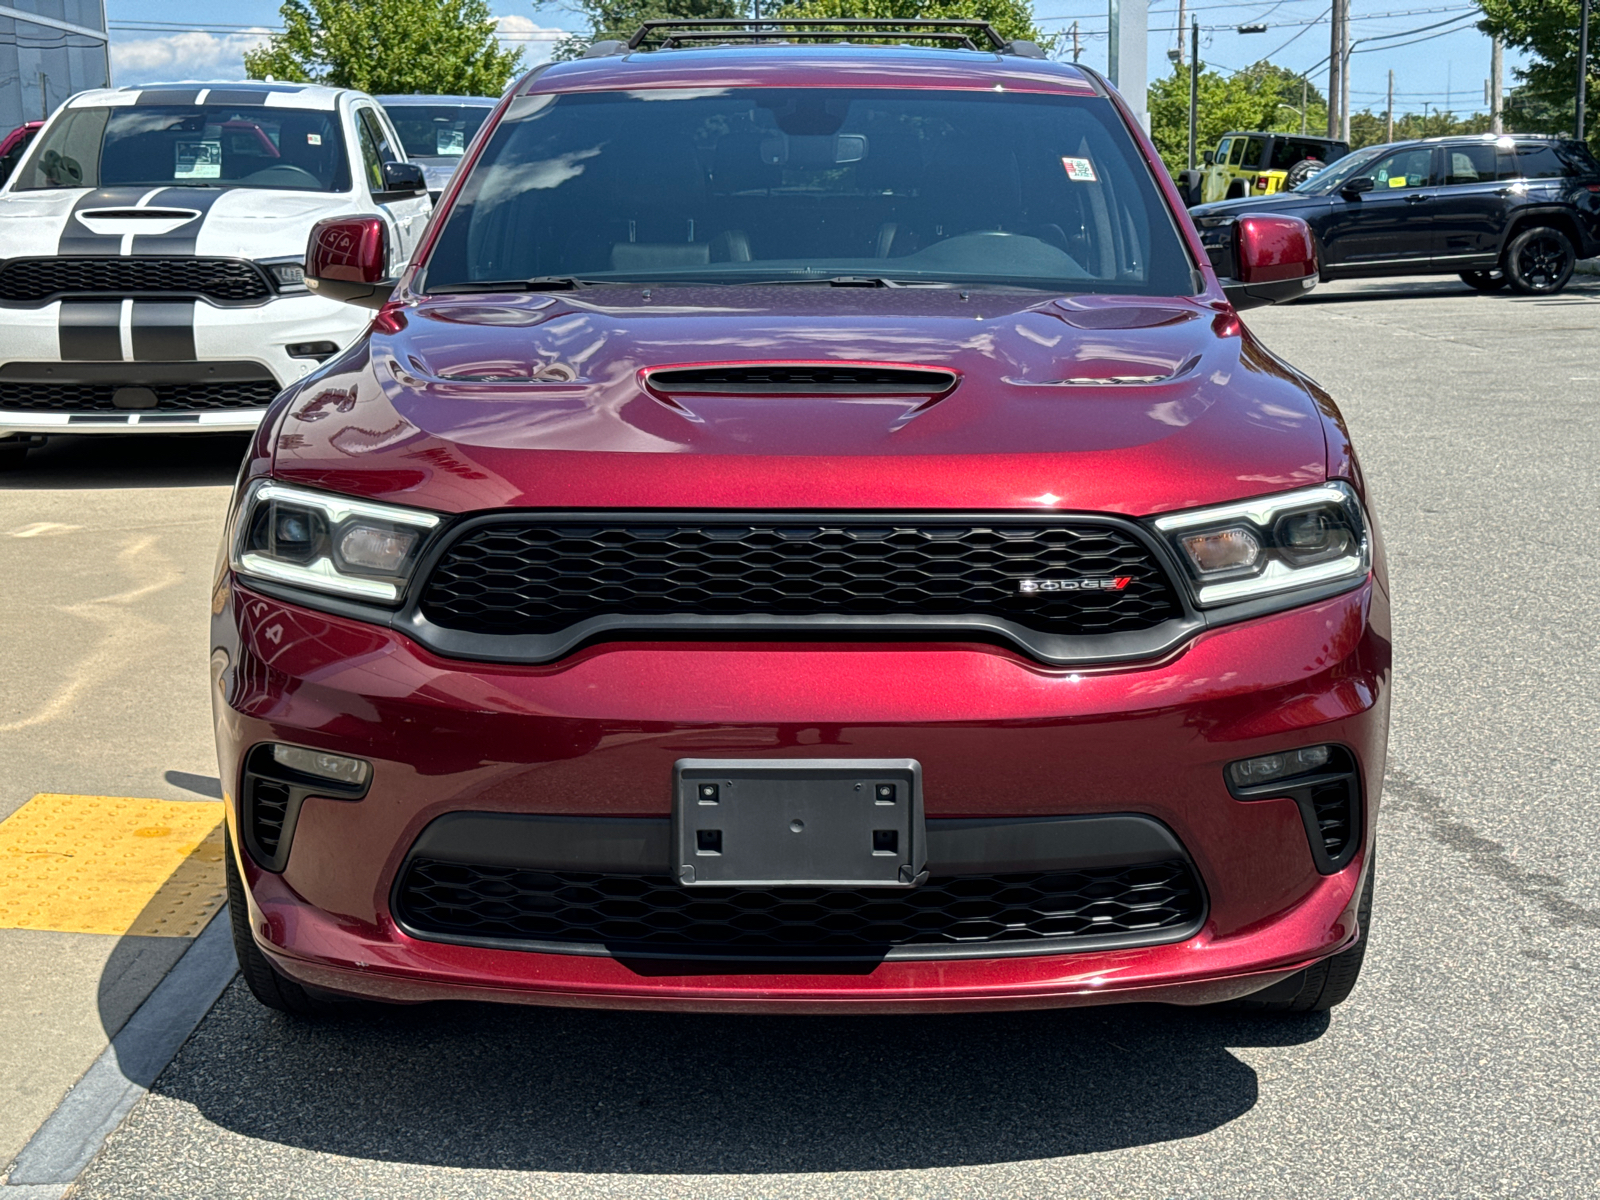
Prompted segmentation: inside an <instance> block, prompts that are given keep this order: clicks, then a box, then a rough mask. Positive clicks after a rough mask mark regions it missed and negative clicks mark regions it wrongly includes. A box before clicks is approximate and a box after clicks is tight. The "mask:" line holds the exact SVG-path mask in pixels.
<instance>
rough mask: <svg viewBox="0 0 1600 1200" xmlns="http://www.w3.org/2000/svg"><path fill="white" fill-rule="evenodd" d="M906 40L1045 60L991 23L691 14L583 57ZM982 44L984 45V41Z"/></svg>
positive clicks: (649, 25)
mask: <svg viewBox="0 0 1600 1200" xmlns="http://www.w3.org/2000/svg"><path fill="white" fill-rule="evenodd" d="M908 38H912V39H915V40H917V41H922V42H937V43H941V44H945V45H949V46H952V47H954V48H956V49H961V50H989V51H992V52H994V53H996V54H1013V55H1016V56H1017V57H1019V58H1044V57H1045V54H1044V51H1042V50H1040V49H1039V47H1038V46H1036V45H1034V44H1033V43H1032V42H1029V41H1023V40H1021V39H1016V40H1011V41H1008V40H1006V39H1005V38H1003V37H1001V36H1000V34H999V33H998V32H996V30H995V28H994V26H993V25H991V24H989V22H987V21H978V20H967V19H956V18H928V19H925V20H923V19H904V20H902V19H900V18H891V17H794V18H783V17H777V18H764V19H762V20H759V21H754V20H742V19H739V18H728V19H718V18H693V19H678V18H674V19H663V20H657V21H646V22H644V24H642V25H640V26H639V28H638V29H637V30H636V31H635V32H634V35H633V36H632V37H631V38H629V39H628V40H627V42H626V43H618V42H611V41H604V42H596V43H595V44H594V45H593V46H591V47H590V49H589V52H588V53H586V54H585V55H584V57H585V58H591V57H593V58H600V57H604V56H606V55H611V54H622V53H627V52H628V51H632V50H652V49H653V50H676V49H679V48H681V47H684V46H694V45H706V44H718V43H726V42H738V43H739V44H741V45H748V44H751V43H759V42H769V43H771V42H779V43H781V42H791V43H792V42H823V41H842V42H861V41H869V42H892V41H904V40H906V39H908ZM980 43H981V44H980Z"/></svg>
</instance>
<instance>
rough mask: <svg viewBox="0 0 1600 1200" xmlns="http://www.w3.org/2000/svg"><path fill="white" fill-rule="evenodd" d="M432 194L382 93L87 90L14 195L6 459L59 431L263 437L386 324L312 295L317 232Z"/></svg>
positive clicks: (10, 193)
mask: <svg viewBox="0 0 1600 1200" xmlns="http://www.w3.org/2000/svg"><path fill="white" fill-rule="evenodd" d="M431 209H432V201H431V200H430V199H429V197H428V192H427V188H426V186H425V184H424V181H423V175H422V169H421V168H420V167H418V166H416V165H415V164H412V163H408V162H407V160H406V155H405V151H404V149H403V147H402V145H401V142H400V139H399V138H398V137H397V136H396V134H395V132H394V127H393V125H392V124H391V122H390V120H389V118H388V116H387V115H386V114H385V113H384V111H383V109H382V108H381V107H380V106H379V105H378V104H377V103H376V102H375V101H374V100H373V99H372V98H371V97H370V96H367V95H365V94H364V93H361V92H356V91H349V90H345V89H339V88H329V87H320V86H314V85H300V84H288V83H271V82H267V83H256V82H251V83H229V84H210V85H203V84H192V83H191V84H164V85H160V86H146V87H142V88H107V89H99V90H95V91H89V92H82V93H80V94H78V95H76V96H74V97H73V98H72V99H70V100H68V101H67V103H66V104H64V105H63V106H62V107H61V108H60V109H58V110H57V111H56V113H55V114H54V115H53V116H52V117H51V118H50V121H49V122H48V123H47V124H46V125H45V127H44V128H43V129H42V130H41V131H40V133H39V136H38V137H37V138H36V139H34V143H33V146H32V147H31V148H30V150H29V152H28V156H27V158H25V159H24V160H23V162H22V164H21V166H20V167H19V168H18V169H17V170H16V172H15V173H14V174H13V175H12V177H11V179H10V180H9V181H8V182H7V183H6V185H5V186H4V187H3V188H0V465H6V464H8V463H9V464H15V463H16V462H18V461H20V459H21V456H22V455H23V454H24V453H25V452H26V448H27V447H28V446H29V445H37V444H39V442H40V441H41V440H42V439H43V438H44V437H46V436H48V435H50V434H59V433H73V434H78V433H136V432H146V433H149V432H163V433H170V432H214V431H221V430H249V429H253V428H255V427H256V426H257V425H258V424H259V423H260V420H261V415H262V413H263V411H264V410H265V408H266V406H267V405H268V404H269V403H270V402H271V401H272V399H273V397H274V396H276V395H277V394H278V392H279V391H281V390H282V389H283V388H285V387H287V386H288V385H289V384H291V383H294V382H295V381H296V380H298V379H300V378H301V377H302V376H304V375H306V374H308V373H309V372H311V371H312V370H314V369H316V366H317V364H318V363H320V362H322V361H324V360H326V359H328V358H329V357H331V356H333V355H335V354H337V353H338V352H339V351H341V350H343V349H344V348H345V347H347V346H349V345H350V344H351V343H352V342H353V341H355V340H356V339H357V338H358V337H360V335H361V334H362V332H363V331H364V329H365V327H366V323H367V320H368V319H369V317H370V315H371V314H370V313H363V312H362V310H361V309H360V308H357V307H353V306H352V305H349V304H344V303H340V302H339V301H336V300H330V299H326V298H324V297H321V296H318V295H316V294H314V293H312V292H310V291H308V290H307V289H306V286H305V282H304V277H303V272H302V263H303V260H304V258H305V251H306V242H307V239H308V238H309V236H310V233H311V227H312V226H313V225H314V224H316V223H317V222H318V221H320V220H323V219H324V218H327V217H338V216H350V215H357V214H363V215H371V214H378V215H381V216H382V217H383V219H384V221H385V224H386V225H387V226H388V234H389V247H390V254H391V255H392V258H393V261H392V263H391V268H392V270H393V271H395V272H398V271H399V270H400V269H401V268H402V267H403V266H404V264H405V263H407V262H408V261H409V260H410V257H411V253H412V250H413V248H414V247H415V246H416V244H417V242H418V241H419V240H420V238H421V236H422V232H423V227H424V225H425V224H426V222H427V219H428V214H429V212H430V211H431Z"/></svg>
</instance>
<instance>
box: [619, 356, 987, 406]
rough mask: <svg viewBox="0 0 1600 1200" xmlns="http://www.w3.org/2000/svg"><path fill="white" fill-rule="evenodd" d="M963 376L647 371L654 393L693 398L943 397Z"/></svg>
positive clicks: (822, 370) (774, 366)
mask: <svg viewBox="0 0 1600 1200" xmlns="http://www.w3.org/2000/svg"><path fill="white" fill-rule="evenodd" d="M959 378H960V376H959V375H957V374H956V372H954V371H949V370H945V369H943V368H939V367H904V366H880V365H877V364H857V363H730V364H726V365H720V366H705V367H667V368H664V369H658V370H653V371H650V372H648V373H646V375H645V377H644V383H645V386H646V387H647V388H649V389H650V391H652V392H654V393H655V394H656V395H658V396H662V397H664V398H667V399H672V400H676V399H680V398H686V397H690V396H761V397H775V396H790V397H805V396H829V397H836V396H908V397H930V396H942V395H943V394H944V393H946V392H948V391H949V390H950V389H951V388H953V387H955V385H956V382H957V381H958V380H959Z"/></svg>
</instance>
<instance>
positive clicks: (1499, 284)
mask: <svg viewBox="0 0 1600 1200" xmlns="http://www.w3.org/2000/svg"><path fill="white" fill-rule="evenodd" d="M1461 282H1462V283H1464V284H1466V285H1467V286H1468V287H1469V288H1471V289H1472V290H1473V291H1475V292H1498V291H1499V290H1500V289H1501V288H1503V287H1505V285H1506V282H1507V280H1506V273H1505V272H1504V271H1501V270H1498V269H1497V270H1493V271H1463V272H1461Z"/></svg>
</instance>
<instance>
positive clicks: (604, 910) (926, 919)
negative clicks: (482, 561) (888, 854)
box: [397, 859, 1204, 957]
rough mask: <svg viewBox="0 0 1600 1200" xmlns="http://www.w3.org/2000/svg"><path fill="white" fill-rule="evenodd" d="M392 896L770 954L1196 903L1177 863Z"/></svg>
mask: <svg viewBox="0 0 1600 1200" xmlns="http://www.w3.org/2000/svg"><path fill="white" fill-rule="evenodd" d="M397 900H398V907H399V916H400V919H401V920H402V921H403V922H404V923H405V924H406V925H407V926H408V927H409V928H410V929H412V930H414V931H415V932H417V933H419V934H424V935H426V934H436V935H442V936H444V937H456V938H471V939H489V940H499V941H513V942H553V943H569V944H573V945H582V946H587V947H604V948H605V949H606V950H608V951H610V952H611V953H613V954H619V955H626V954H628V953H630V952H632V953H639V954H670V955H686V956H696V955H713V956H714V955H718V954H728V955H735V956H738V955H747V956H779V957H782V956H786V955H795V956H806V955H813V956H816V955H843V956H849V955H857V954H859V955H881V954H884V953H887V952H889V951H892V950H896V949H899V948H911V947H928V948H939V947H944V948H947V949H956V948H962V947H976V948H982V947H985V946H1009V947H1011V949H1012V952H1016V951H1017V950H1018V949H1024V948H1025V947H1026V944H1027V943H1039V942H1045V941H1048V942H1051V943H1052V944H1054V943H1058V942H1059V943H1065V944H1064V945H1063V946H1062V948H1063V949H1070V948H1072V947H1071V943H1073V942H1080V943H1085V944H1088V943H1103V942H1104V941H1105V940H1106V939H1116V940H1118V941H1119V942H1122V943H1127V942H1130V941H1131V942H1134V943H1141V942H1142V943H1150V942H1159V941H1165V940H1171V939H1172V938H1175V937H1178V936H1182V935H1183V933H1184V931H1186V930H1188V929H1190V928H1192V927H1193V926H1195V925H1196V924H1197V923H1198V921H1199V919H1200V916H1201V913H1202V911H1203V904H1204V901H1203V898H1202V895H1201V890H1200V886H1199V883H1198V881H1197V880H1196V879H1195V876H1194V872H1193V869H1192V868H1191V867H1190V866H1189V865H1188V863H1186V862H1184V861H1183V860H1181V859H1174V860H1171V861H1167V862H1156V863H1143V864H1139V865H1136V866H1128V867H1110V868H1096V869H1081V870H1057V871H1048V872H1033V873H1022V874H1007V875H960V876H953V877H949V878H943V879H933V880H930V881H929V882H928V883H926V884H924V885H923V886H922V887H918V888H912V889H884V888H862V889H855V890H840V889H832V888H812V887H777V888H734V887H728V888H721V887H717V888H685V887H680V886H678V885H677V884H676V883H674V882H673V881H672V879H671V878H669V877H668V876H666V875H600V874H584V873H572V872H553V871H542V870H537V869H524V868H517V867H492V866H470V865H464V864H461V863H450V862H439V861H435V860H431V859H414V860H412V862H411V863H410V864H409V865H408V867H407V870H406V873H405V876H404V878H403V879H402V881H401V883H400V887H399V889H398V892H397ZM934 956H935V957H936V956H937V954H935V955H934Z"/></svg>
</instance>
